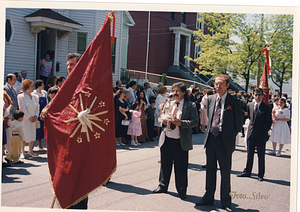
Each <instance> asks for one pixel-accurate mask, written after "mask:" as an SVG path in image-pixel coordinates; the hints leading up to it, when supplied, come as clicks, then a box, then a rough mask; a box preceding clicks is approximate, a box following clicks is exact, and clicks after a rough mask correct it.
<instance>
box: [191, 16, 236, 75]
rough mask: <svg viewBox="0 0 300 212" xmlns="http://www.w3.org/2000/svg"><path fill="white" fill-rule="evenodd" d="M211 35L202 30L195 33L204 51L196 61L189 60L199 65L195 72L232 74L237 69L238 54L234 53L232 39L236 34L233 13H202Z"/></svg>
mask: <svg viewBox="0 0 300 212" xmlns="http://www.w3.org/2000/svg"><path fill="white" fill-rule="evenodd" d="M200 15H201V17H202V19H203V20H204V23H205V25H207V26H208V30H209V31H210V32H211V34H204V33H203V32H202V31H201V30H198V31H194V37H195V42H196V45H197V46H201V48H202V51H201V52H199V57H198V58H196V59H192V58H189V59H190V60H192V61H194V62H195V63H196V64H197V65H198V67H199V68H198V69H195V72H201V74H209V75H217V74H219V73H232V71H233V70H234V69H235V68H236V66H235V65H234V64H235V61H236V58H237V55H236V53H235V52H234V51H233V48H234V45H235V42H234V41H233V40H231V39H230V37H231V36H232V35H233V33H234V31H233V30H234V29H233V25H232V21H231V19H232V18H234V15H235V14H233V13H230V14H228V13H200Z"/></svg>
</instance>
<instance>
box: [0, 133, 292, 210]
mask: <svg viewBox="0 0 300 212" xmlns="http://www.w3.org/2000/svg"><path fill="white" fill-rule="evenodd" d="M203 139H204V135H203V134H197V135H193V143H194V149H193V150H192V151H190V152H189V171H188V179H189V186H188V191H187V196H188V198H187V199H186V200H184V201H183V200H181V199H180V198H178V197H177V192H176V188H175V182H174V173H173V174H172V177H171V182H170V186H169V192H168V193H167V194H153V193H152V190H154V189H155V188H156V187H157V185H158V174H159V168H160V164H159V163H158V161H159V155H160V154H159V148H158V146H157V144H158V141H157V139H155V142H149V143H144V144H142V145H141V146H139V147H131V146H129V145H127V146H125V147H118V148H117V164H118V165H117V170H116V172H115V173H114V174H113V176H112V178H111V181H110V182H109V183H108V184H107V185H106V186H103V187H102V188H100V189H98V190H97V191H95V192H93V193H91V194H90V195H89V203H88V208H89V210H97V211H106V210H109V211H114V210H116V211H215V210H218V208H219V207H221V202H220V173H219V171H218V173H217V180H218V182H217V190H216V194H215V205H214V206H207V207H196V206H195V203H196V202H198V201H199V200H200V198H201V197H202V195H203V194H204V192H205V169H204V168H202V166H201V165H204V164H205V151H204V148H203ZM43 145H44V146H46V144H45V141H43ZM271 147H272V145H271V143H270V142H268V143H267V152H268V151H269V150H271ZM290 148H291V145H285V146H284V148H283V152H282V156H281V157H276V156H271V155H268V154H267V155H266V174H265V181H263V182H259V181H258V180H257V171H258V165H257V156H256V155H255V159H254V166H253V173H252V177H251V178H238V177H237V176H236V175H237V174H238V173H240V172H241V171H242V170H243V169H244V167H245V164H246V155H247V153H246V148H245V146H244V142H243V141H242V138H240V142H239V143H238V144H237V146H236V151H235V152H234V153H233V160H232V175H231V189H232V195H233V196H232V203H233V204H232V206H233V209H234V211H263V212H264V211H266V212H269V211H280V212H286V211H289V208H290V166H291V151H290V150H291V149H290ZM36 153H38V154H39V157H37V158H33V159H25V160H24V162H25V163H24V164H19V165H12V167H9V168H2V187H1V208H0V210H1V211H56V210H55V209H58V206H57V205H55V206H54V209H50V206H51V203H52V200H53V193H52V191H51V185H50V181H49V172H48V165H47V158H46V151H36Z"/></svg>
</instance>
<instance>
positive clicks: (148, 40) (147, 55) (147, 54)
mask: <svg viewBox="0 0 300 212" xmlns="http://www.w3.org/2000/svg"><path fill="white" fill-rule="evenodd" d="M149 37H150V11H149V17H148V36H147V53H146V71H145V72H146V73H145V80H147V72H148V57H149V42H150V39H149Z"/></svg>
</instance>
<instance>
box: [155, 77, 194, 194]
mask: <svg viewBox="0 0 300 212" xmlns="http://www.w3.org/2000/svg"><path fill="white" fill-rule="evenodd" d="M172 94H173V98H174V101H171V103H170V104H171V106H172V107H173V108H174V107H176V106H177V107H178V108H179V111H178V113H177V115H176V118H175V120H174V121H169V123H168V122H167V121H166V120H163V124H164V125H169V128H168V129H169V130H167V129H166V128H165V129H164V130H163V131H162V133H161V135H160V139H159V144H158V145H159V147H160V157H161V167H160V174H159V186H158V188H157V189H155V190H154V191H153V193H167V191H168V186H169V182H170V177H171V173H172V166H173V162H174V169H175V184H176V189H177V192H178V194H179V197H180V199H182V200H183V199H186V190H187V185H188V182H187V181H188V177H187V175H188V174H187V171H188V152H189V150H191V149H193V143H192V133H191V128H192V127H195V126H197V125H198V123H199V121H198V112H197V109H196V105H195V103H193V102H190V101H189V96H188V93H187V89H186V86H185V84H184V83H182V82H178V83H174V84H173V86H172ZM165 109H166V108H164V109H163V111H164V110H165Z"/></svg>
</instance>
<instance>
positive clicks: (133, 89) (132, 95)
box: [128, 81, 137, 104]
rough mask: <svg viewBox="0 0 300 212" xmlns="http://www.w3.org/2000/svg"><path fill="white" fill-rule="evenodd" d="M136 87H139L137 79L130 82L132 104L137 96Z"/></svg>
mask: <svg viewBox="0 0 300 212" xmlns="http://www.w3.org/2000/svg"><path fill="white" fill-rule="evenodd" d="M136 87H137V83H136V81H130V82H129V88H128V90H129V92H130V97H129V99H128V102H129V104H132V103H133V102H135V100H136V98H137V96H136V93H135V89H136Z"/></svg>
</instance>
